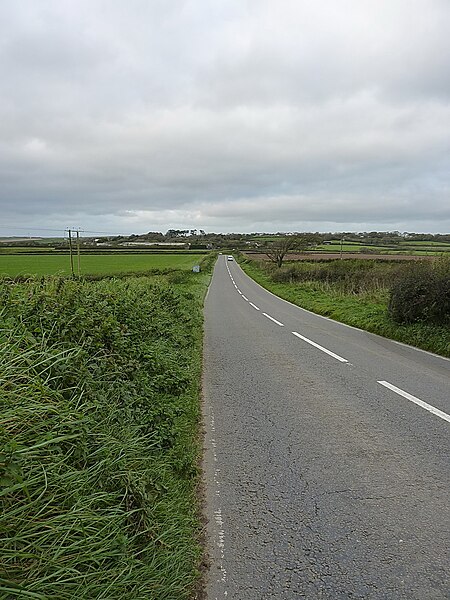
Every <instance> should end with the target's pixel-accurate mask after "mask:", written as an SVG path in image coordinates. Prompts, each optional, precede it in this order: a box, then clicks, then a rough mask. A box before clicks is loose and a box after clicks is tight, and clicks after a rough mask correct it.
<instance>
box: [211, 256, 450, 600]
mask: <svg viewBox="0 0 450 600" xmlns="http://www.w3.org/2000/svg"><path fill="white" fill-rule="evenodd" d="M205 319H206V320H205V359H204V360H205V364H204V418H205V425H206V438H205V445H206V451H205V464H204V469H205V479H206V513H207V517H208V521H209V522H208V531H207V533H208V545H209V553H210V562H211V565H210V570H209V574H208V580H207V596H208V599H209V600H214V599H216V598H217V599H223V598H228V600H230V599H233V600H235V599H236V600H246V599H255V600H263V599H266V598H279V599H284V598H289V599H292V598H311V599H314V598H330V599H333V600H334V599H340V598H364V599H366V598H369V599H371V598H408V599H417V600H419V599H420V600H433V599H437V598H449V597H450V586H449V577H448V566H449V560H448V558H449V557H448V545H449V523H450V518H449V516H450V515H449V512H450V511H449V503H448V499H449V475H448V466H449V432H450V416H449V415H450V361H448V360H446V359H444V358H440V357H437V356H434V355H432V354H429V353H426V352H422V351H420V350H416V349H413V348H410V347H408V346H404V345H401V344H398V343H395V342H392V341H389V340H386V339H384V338H381V337H378V336H375V335H372V334H369V333H366V332H363V331H360V330H357V329H354V328H351V327H347V326H345V325H341V324H339V323H336V322H334V321H331V320H329V319H325V318H323V317H320V316H317V315H314V314H312V313H309V312H307V311H304V310H302V309H299V308H297V307H294V306H293V305H291V304H289V303H287V302H285V301H283V300H280V299H279V298H277V297H275V296H273V295H272V294H270V293H269V292H267V291H265V290H264V289H263V288H261V287H260V286H258V285H257V284H256V283H255V282H253V281H252V280H251V279H250V278H249V277H247V276H246V275H245V274H244V273H243V271H242V270H241V269H240V267H239V265H238V264H236V263H235V262H228V261H227V260H226V257H225V256H220V257H219V260H218V262H217V265H216V268H215V272H214V276H213V279H212V283H211V286H210V289H209V293H208V296H207V299H206V304H205Z"/></svg>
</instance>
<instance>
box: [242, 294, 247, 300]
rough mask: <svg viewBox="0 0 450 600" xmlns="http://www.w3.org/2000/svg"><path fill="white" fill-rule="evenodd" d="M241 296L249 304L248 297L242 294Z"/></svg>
mask: <svg viewBox="0 0 450 600" xmlns="http://www.w3.org/2000/svg"><path fill="white" fill-rule="evenodd" d="M241 295H242V297H243V298H244V300H245V301H246V302H248V298H247V296H244V294H241Z"/></svg>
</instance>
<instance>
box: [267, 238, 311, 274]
mask: <svg viewBox="0 0 450 600" xmlns="http://www.w3.org/2000/svg"><path fill="white" fill-rule="evenodd" d="M320 241H321V239H320V237H319V236H317V235H315V234H313V233H311V234H302V235H288V236H285V237H279V238H278V239H276V240H273V241H271V242H267V245H266V246H265V248H264V254H265V255H266V256H267V257H268V258H269V260H271V261H272V262H274V263H275V264H276V265H277V267H281V266H282V264H283V260H284V258H285V256H286V254H288V253H289V252H304V251H305V250H306V249H307V248H311V247H313V246H316V245H317V244H319V243H320Z"/></svg>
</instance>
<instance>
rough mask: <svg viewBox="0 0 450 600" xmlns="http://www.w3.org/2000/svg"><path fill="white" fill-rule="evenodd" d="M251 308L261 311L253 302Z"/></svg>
mask: <svg viewBox="0 0 450 600" xmlns="http://www.w3.org/2000/svg"><path fill="white" fill-rule="evenodd" d="M249 304H250V306H253V308H254V309H256V310H259V308H258V307H257V306H256V304H253V302H249Z"/></svg>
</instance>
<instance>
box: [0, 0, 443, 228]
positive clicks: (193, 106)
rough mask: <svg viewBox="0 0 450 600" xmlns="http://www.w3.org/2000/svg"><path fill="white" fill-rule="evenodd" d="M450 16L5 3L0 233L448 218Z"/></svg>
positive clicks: (259, 4)
mask: <svg viewBox="0 0 450 600" xmlns="http://www.w3.org/2000/svg"><path fill="white" fill-rule="evenodd" d="M449 17H450V5H449V4H448V2H444V1H441V0H426V1H425V0H390V1H388V0H380V1H379V2H376V3H374V2H369V1H363V2H361V1H357V0H343V2H340V3H336V2H334V1H331V0H323V1H322V2H320V3H311V2H306V1H298V0H295V1H294V0H278V1H277V2H275V1H274V0H258V1H256V0H249V2H246V3H242V2H237V1H235V0H233V1H229V0H228V1H225V0H223V1H218V2H214V3H207V2H205V1H202V0H197V1H196V2H184V1H181V0H179V1H177V0H171V1H168V0H165V1H164V2H163V1H162V0H158V1H156V2H151V3H148V2H146V1H144V0H131V1H130V2H127V3H126V4H125V3H123V2H121V1H119V0H108V1H106V0H95V1H89V2H88V1H87V0H78V1H77V2H75V1H68V2H64V3H60V2H56V0H43V1H42V2H39V3H35V2H31V0H28V1H27V0H24V2H21V3H15V2H12V1H11V2H5V3H2V6H1V7H0V19H2V22H4V23H7V24H8V27H7V28H6V35H5V36H4V39H3V42H2V44H1V45H0V68H1V70H2V74H3V75H2V78H1V79H0V92H1V93H0V204H1V206H2V214H3V223H4V226H5V227H7V226H8V227H12V226H13V225H14V224H17V221H20V222H23V221H27V220H28V222H29V224H30V226H31V225H33V224H34V226H36V227H37V226H38V224H40V223H41V221H40V220H39V219H41V217H39V215H42V214H45V215H46V218H45V219H42V222H47V223H48V222H51V223H53V224H54V225H55V226H58V227H59V226H61V225H63V224H67V221H68V220H72V221H73V223H74V224H77V223H79V224H80V225H81V226H84V227H86V228H89V229H92V228H99V225H98V223H100V222H101V223H103V225H102V226H101V228H102V229H103V228H104V227H105V226H108V227H111V228H114V230H115V231H117V230H121V229H122V230H124V231H125V230H126V231H130V232H131V231H133V230H141V229H142V228H146V227H147V226H149V228H150V229H153V228H154V227H152V226H151V225H152V224H158V226H159V227H160V228H166V227H167V228H168V227H170V226H172V225H173V226H175V225H180V226H183V224H185V225H186V226H189V224H190V223H192V224H193V225H197V226H202V224H204V225H205V227H207V226H211V227H213V228H214V229H216V230H227V229H230V228H232V229H235V230H236V229H240V230H249V229H252V228H254V226H255V225H257V224H260V225H261V226H262V225H264V226H265V227H267V228H273V227H274V228H275V229H279V228H282V226H283V225H289V223H292V222H296V223H298V224H299V225H301V224H310V225H311V227H313V225H314V227H313V228H314V229H321V228H322V227H321V226H320V223H323V224H324V228H325V225H327V228H329V225H330V223H335V224H338V225H339V227H340V228H342V229H349V228H350V224H353V225H358V224H359V225H363V224H364V225H367V224H370V223H372V224H376V225H378V226H379V227H380V228H385V227H383V224H385V225H386V226H387V225H389V224H396V225H398V224H400V225H401V223H402V222H403V223H404V227H401V226H398V227H396V228H399V229H405V230H406V229H413V228H415V229H418V230H420V229H422V226H421V224H422V223H423V224H424V225H425V223H430V224H433V225H428V228H430V227H433V228H434V229H435V230H441V228H442V227H443V226H444V224H447V225H446V226H447V227H448V226H449V225H448V224H449V220H450V217H449V214H448V207H449V200H448V199H449V194H448V192H449V188H450V165H449V155H450V99H449V92H450V38H449V36H448V35H447V30H446V23H448V22H449ZM26 226H28V223H27V224H26ZM287 229H289V227H287ZM1 233H2V232H1V231H0V235H1Z"/></svg>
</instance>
